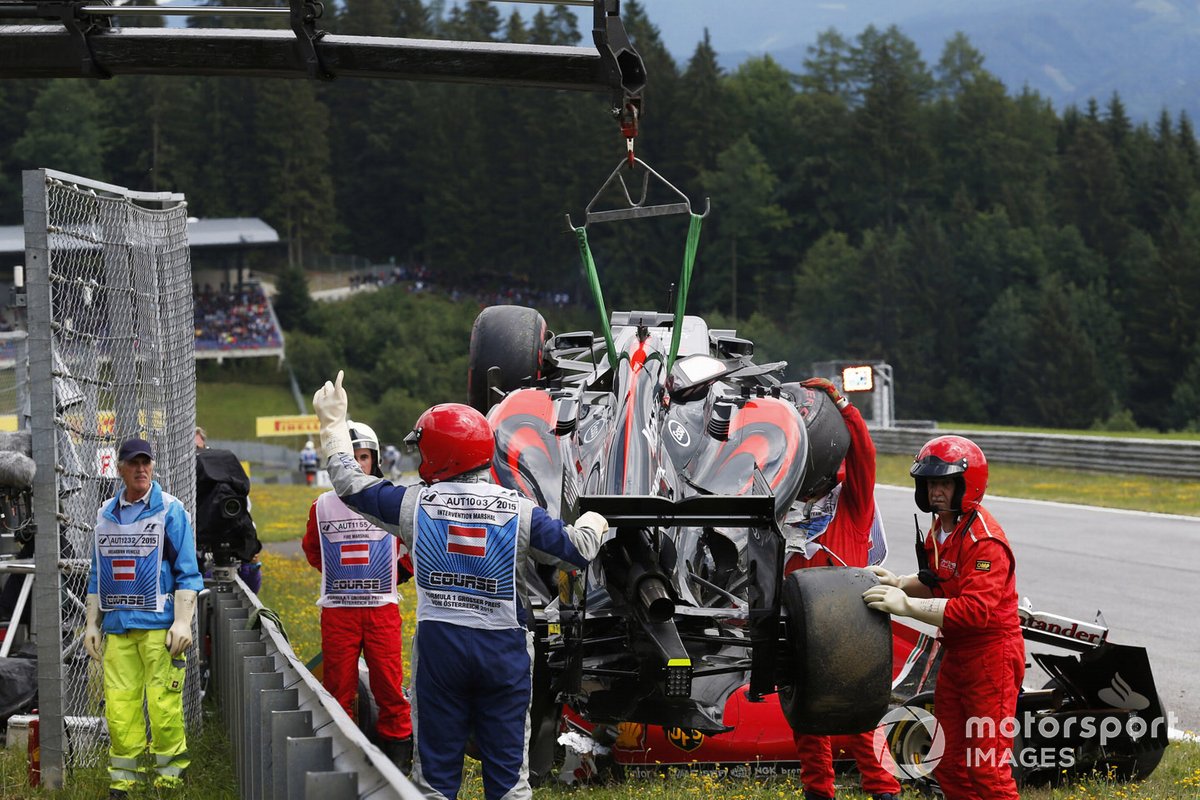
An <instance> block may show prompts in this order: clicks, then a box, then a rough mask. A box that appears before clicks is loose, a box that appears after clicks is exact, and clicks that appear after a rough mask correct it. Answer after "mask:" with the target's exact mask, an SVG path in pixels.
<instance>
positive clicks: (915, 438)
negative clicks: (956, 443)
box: [871, 428, 1200, 479]
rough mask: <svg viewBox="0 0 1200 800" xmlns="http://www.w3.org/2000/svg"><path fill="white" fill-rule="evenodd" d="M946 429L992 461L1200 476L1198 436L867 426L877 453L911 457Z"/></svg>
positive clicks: (944, 432)
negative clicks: (1175, 438)
mask: <svg viewBox="0 0 1200 800" xmlns="http://www.w3.org/2000/svg"><path fill="white" fill-rule="evenodd" d="M948 433H958V434H962V435H963V436H967V437H969V438H970V439H971V440H972V441H974V442H975V443H976V444H977V445H979V446H980V447H981V448H983V452H984V455H986V456H987V459H988V461H994V462H997V463H1004V462H1008V463H1014V464H1024V465H1026V466H1038V467H1066V468H1069V469H1082V470H1088V471H1091V472H1126V473H1137V474H1142V475H1161V476H1163V477H1169V478H1192V479H1200V441H1167V440H1163V439H1117V438H1111V437H1104V436H1068V435H1065V434H1055V433H1000V432H996V431H972V430H913V429H910V428H872V429H871V438H872V439H873V440H874V442H875V448H876V449H877V450H878V451H879V452H881V453H900V454H904V455H910V456H911V455H915V454H916V453H917V451H918V450H920V449H921V446H922V445H923V444H925V442H927V441H929V440H930V439H932V438H933V437H934V436H941V435H943V434H948Z"/></svg>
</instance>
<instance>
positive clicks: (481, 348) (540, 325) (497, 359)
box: [467, 306, 546, 414]
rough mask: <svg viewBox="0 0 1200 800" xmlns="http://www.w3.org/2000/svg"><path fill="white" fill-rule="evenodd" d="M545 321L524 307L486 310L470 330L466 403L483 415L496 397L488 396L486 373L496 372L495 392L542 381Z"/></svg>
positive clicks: (476, 319) (500, 307) (535, 312)
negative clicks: (497, 375) (531, 381)
mask: <svg viewBox="0 0 1200 800" xmlns="http://www.w3.org/2000/svg"><path fill="white" fill-rule="evenodd" d="M545 346H546V320H545V319H544V318H543V317H542V315H541V314H539V313H538V312H537V311H536V310H534V309H532V308H526V307H524V306H489V307H487V308H485V309H484V310H483V311H480V312H479V316H478V317H476V318H475V325H474V326H473V327H472V328H471V353H470V357H469V360H468V367H467V402H469V403H470V404H471V406H472V407H473V408H475V409H476V410H478V411H479V412H480V413H483V414H486V413H487V412H488V410H489V409H490V408H491V407H492V406H493V405H495V404H496V402H497V400H499V396H498V395H496V394H495V393H494V392H489V386H488V371H489V370H490V369H491V368H492V367H496V368H498V369H499V370H500V374H499V379H498V382H497V388H499V389H500V391H501V392H511V391H512V390H513V389H519V388H521V383H522V382H523V381H526V380H536V379H538V378H540V377H542V364H543V361H544V358H545Z"/></svg>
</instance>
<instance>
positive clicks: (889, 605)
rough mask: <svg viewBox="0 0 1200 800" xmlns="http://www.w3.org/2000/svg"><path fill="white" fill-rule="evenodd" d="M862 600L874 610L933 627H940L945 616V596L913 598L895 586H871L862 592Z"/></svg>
mask: <svg viewBox="0 0 1200 800" xmlns="http://www.w3.org/2000/svg"><path fill="white" fill-rule="evenodd" d="M862 598H863V602H864V603H866V604H867V606H868V607H870V608H872V609H874V610H876V611H886V612H887V613H889V614H893V615H895V616H897V617H912V618H913V619H916V620H920V621H921V622H927V623H929V624H930V625H933V626H935V627H938V628H940V627H942V624H943V623H944V622H945V618H946V598H944V597H933V598H920V597H917V598H914V597H909V596H908V595H907V594H905V593H904V590H903V589H901V588H899V587H897V586H884V585H883V584H882V583H881V584H879V585H878V586H872V587H871V588H870V589H867V590H866V591H865V592H863V596H862Z"/></svg>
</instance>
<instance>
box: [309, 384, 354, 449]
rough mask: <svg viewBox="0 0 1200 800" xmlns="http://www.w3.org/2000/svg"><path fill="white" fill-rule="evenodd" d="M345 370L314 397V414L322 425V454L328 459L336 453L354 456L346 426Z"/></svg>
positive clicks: (347, 402)
mask: <svg viewBox="0 0 1200 800" xmlns="http://www.w3.org/2000/svg"><path fill="white" fill-rule="evenodd" d="M344 375H345V372H344V371H343V370H340V369H339V370H338V374H337V378H335V379H334V381H333V382H332V383H330V382H329V381H325V385H324V386H322V387H321V388H320V389H317V391H316V394H314V395H313V413H314V414H316V415H317V421H318V422H320V423H321V453H322V455H323V456H324V457H325V458H326V459H328V458H329V457H330V456H332V455H333V454H334V453H347V454H349V455H351V456H352V455H354V448H353V447H352V446H351V444H350V426H349V425H347V424H346V407H347V406H348V405H349V400H348V399H347V398H346V390H345V389H343V388H342V378H343V376H344Z"/></svg>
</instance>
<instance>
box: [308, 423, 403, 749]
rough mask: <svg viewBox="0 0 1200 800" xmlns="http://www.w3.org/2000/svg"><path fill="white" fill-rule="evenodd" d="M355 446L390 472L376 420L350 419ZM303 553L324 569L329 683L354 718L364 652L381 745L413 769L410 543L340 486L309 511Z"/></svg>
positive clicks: (369, 465) (370, 469)
mask: <svg viewBox="0 0 1200 800" xmlns="http://www.w3.org/2000/svg"><path fill="white" fill-rule="evenodd" d="M348 424H349V426H350V444H351V447H353V448H354V457H355V459H357V460H358V463H359V464H360V465H361V467H362V470H363V472H365V473H366V474H368V475H374V476H375V477H377V478H382V477H383V472H381V471H380V468H379V439H378V438H377V437H376V436H375V431H373V430H372V429H371V428H370V426H368V425H364V424H363V423H361V422H349V423H348ZM303 545H304V555H305V556H306V557H307V558H308V563H309V564H312V566H313V567H314V568H316V569H318V570H320V571H321V596H320V598H319V599H318V600H317V605H318V606H320V607H321V656H322V663H323V666H324V680H323V683H324V684H325V688H326V689H328V690H329V693H330V694H331V695H333V696H334V698H336V699H337V701H338V702H339V703H340V704H341V706H342V708H344V709H345V710H346V713H347V714H349V715H350V716H351V717H352V718H353V717H354V716H355V713H354V708H355V697H356V695H357V693H358V656H359V654H360V653H361V654H362V655H363V657H364V658H365V659H366V662H367V670H368V673H369V674H370V680H371V693H372V694H373V695H374V696H375V702H376V704H378V706H379V719H378V721H377V722H376V724H375V733H376V735H377V736H378V738H379V749H381V750H383V752H384V754H385V755H386V756H387V757H388V758H390V759H391V760H392V761H393V762H394V763H395V764H396V766H398V767H400V769H401V770H403V771H404V772H408V771H409V770H410V769H411V768H412V754H413V744H412V712H411V710H410V709H409V704H408V698H407V697H406V696H405V694H404V666H403V661H402V656H403V653H402V647H401V642H402V630H401V628H402V625H403V622H404V621H403V619H402V618H401V616H400V609H399V607H398V605H397V602H396V601H397V594H398V592H397V586H398V584H400V583H403V582H404V581H407V580H408V579H409V578H411V577H412V560H411V559H410V558H409V556H408V548H407V547H405V546H404V545H403V544H402V543H401V541H400V539H398V538H396V537H394V536H392V535H390V534H389V533H388V532H387V531H384V530H382V529H380V528H378V527H376V526H374V525H372V524H371V523H370V522H368V521H367V520H365V519H363V518H362V517H360V516H359V515H358V514H356V513H354V512H353V511H351V510H350V509H348V508H346V504H345V503H343V502H342V501H341V499H340V498H338V496H337V493H336V492H325V494H323V495H321V496H319V497H318V498H317V499H316V500H315V501H314V502H313V504H312V506H311V508H309V511H308V528H307V529H306V530H305V532H304V541H303Z"/></svg>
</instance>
